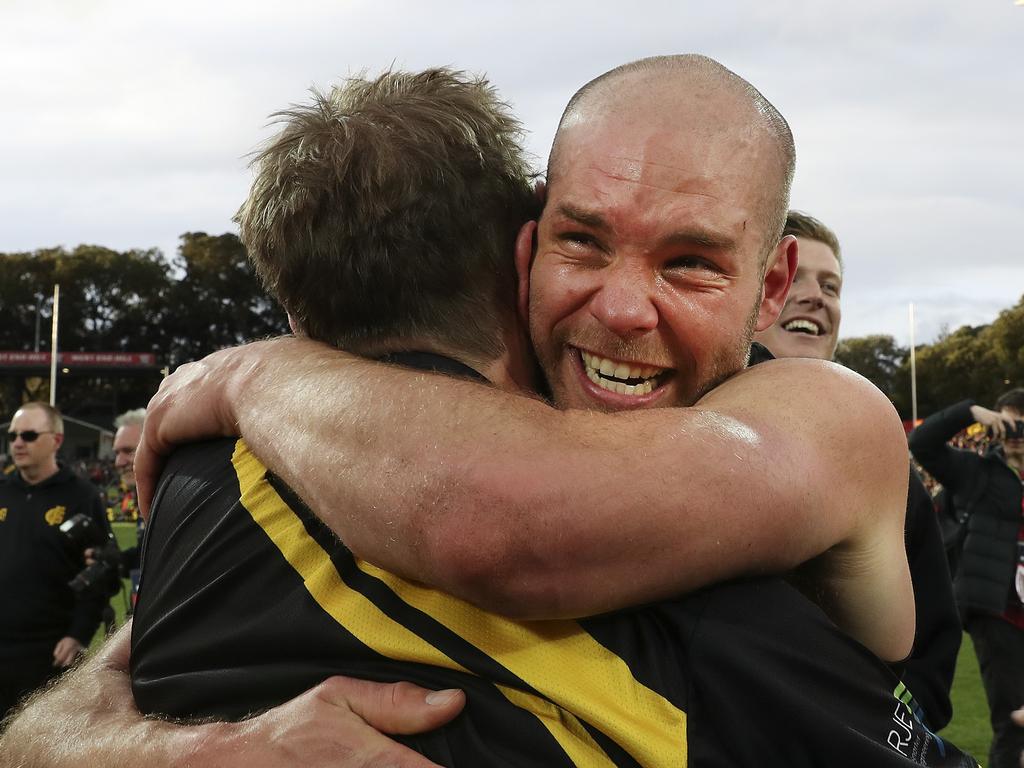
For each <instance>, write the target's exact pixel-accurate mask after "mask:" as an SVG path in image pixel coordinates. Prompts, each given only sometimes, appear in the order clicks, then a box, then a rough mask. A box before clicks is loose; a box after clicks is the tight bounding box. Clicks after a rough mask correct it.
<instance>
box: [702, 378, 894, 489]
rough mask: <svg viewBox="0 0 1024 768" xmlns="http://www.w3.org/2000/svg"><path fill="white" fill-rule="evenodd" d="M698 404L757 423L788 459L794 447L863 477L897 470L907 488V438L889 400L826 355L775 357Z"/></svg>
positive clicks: (765, 437) (768, 442)
mask: <svg viewBox="0 0 1024 768" xmlns="http://www.w3.org/2000/svg"><path fill="white" fill-rule="evenodd" d="M697 407H699V408H709V409H713V410H717V411H720V412H722V413H725V414H727V415H732V416H736V417H738V418H740V419H741V420H743V421H745V422H746V423H748V424H750V425H752V426H753V427H755V428H756V429H757V430H758V432H759V434H760V436H761V438H762V439H763V440H764V443H765V447H766V449H768V450H769V451H773V450H779V451H782V452H783V453H780V454H776V456H775V457H776V458H778V459H781V460H785V458H786V456H785V453H784V452H785V451H786V450H787V448H788V449H792V450H794V451H796V452H797V454H798V455H802V456H803V457H804V459H805V460H811V461H814V462H815V463H818V461H819V460H824V461H826V462H831V463H835V462H839V463H841V464H842V465H843V466H844V467H846V468H848V469H849V470H850V472H844V476H848V477H851V478H856V477H858V476H864V474H863V471H866V472H868V473H873V472H875V471H876V470H879V469H880V471H882V472H884V474H885V475H887V476H888V475H892V480H893V482H894V483H897V484H898V485H899V486H900V487H901V488H903V489H904V490H903V491H901V493H904V492H905V484H906V480H907V475H906V473H907V455H906V454H907V442H906V434H905V432H904V429H903V424H902V422H901V421H900V418H899V415H898V414H897V412H896V409H895V408H894V407H893V405H892V403H890V402H889V400H888V398H887V397H886V396H885V395H884V394H883V393H882V392H881V391H880V390H879V389H878V388H877V387H875V386H874V385H873V384H872V383H871V382H870V381H868V380H867V379H865V378H864V377H862V376H860V375H859V374H857V373H854V372H853V371H851V370H849V369H848V368H844V367H843V366H841V365H837V364H835V363H831V362H828V361H825V360H813V359H799V358H788V359H784V360H770V361H768V362H765V363H761V364H760V365H757V366H755V367H753V368H748V369H746V370H744V371H741V372H740V373H739V374H737V375H735V376H733V377H732V378H730V379H728V380H727V381H725V382H724V383H723V384H721V385H720V386H718V387H716V388H715V389H714V390H712V391H711V392H709V393H708V394H707V395H705V396H704V398H702V399H701V401H700V402H698V403H697Z"/></svg>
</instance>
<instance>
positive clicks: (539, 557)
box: [423, 519, 567, 620]
mask: <svg viewBox="0 0 1024 768" xmlns="http://www.w3.org/2000/svg"><path fill="white" fill-rule="evenodd" d="M515 528H516V527H515V526H509V525H505V524H501V523H498V522H497V521H495V520H493V519H492V520H489V521H488V522H487V524H486V525H485V524H482V523H481V524H476V525H457V526H456V525H453V526H445V525H438V526H434V527H433V529H432V530H431V531H430V533H428V534H426V535H425V536H424V539H423V543H424V550H425V551H424V556H425V561H426V562H425V567H424V570H426V571H428V572H429V573H430V574H431V577H430V578H429V579H428V582H429V583H430V584H431V585H433V586H437V587H439V588H441V589H442V590H444V591H445V592H448V593H449V594H451V595H453V596H455V597H458V598H460V599H462V600H465V601H467V602H469V603H472V604H473V605H475V606H476V607H478V608H481V609H483V610H485V611H489V612H491V613H496V614H499V615H502V616H505V617H508V618H511V619H517V620H525V619H553V618H564V617H565V614H566V610H565V609H566V603H567V600H566V596H565V587H564V586H562V580H560V579H558V578H557V577H555V576H554V575H553V572H554V570H555V569H554V567H553V564H552V562H551V557H550V556H549V553H546V551H545V550H546V548H545V547H543V546H538V544H537V541H536V540H532V541H531V534H530V532H529V529H528V527H523V528H522V529H520V530H516V529H515Z"/></svg>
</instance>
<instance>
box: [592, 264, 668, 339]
mask: <svg viewBox="0 0 1024 768" xmlns="http://www.w3.org/2000/svg"><path fill="white" fill-rule="evenodd" d="M601 280H602V284H601V286H600V288H599V289H598V290H597V291H596V292H595V294H594V295H593V297H592V298H591V301H590V313H591V315H593V316H594V318H595V319H597V321H598V322H600V323H601V325H603V326H604V327H605V328H607V329H608V330H610V331H611V332H612V333H614V334H616V335H617V336H619V337H621V338H631V337H634V336H637V335H639V334H643V333H646V332H648V331H651V330H654V329H655V328H657V326H658V308H657V307H656V306H655V303H654V297H655V292H656V289H657V283H656V277H655V275H654V274H653V273H650V272H649V271H647V270H645V269H644V267H643V265H631V264H619V265H615V266H611V267H608V268H606V269H604V270H602V271H601Z"/></svg>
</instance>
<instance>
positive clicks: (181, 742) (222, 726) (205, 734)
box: [167, 722, 241, 768]
mask: <svg viewBox="0 0 1024 768" xmlns="http://www.w3.org/2000/svg"><path fill="white" fill-rule="evenodd" d="M167 725H168V727H169V728H171V729H173V730H172V733H173V734H174V737H172V739H171V740H170V742H169V745H170V746H171V756H172V757H173V758H174V759H175V760H176V761H179V760H180V761H181V762H180V763H177V762H176V763H175V764H181V765H186V766H192V765H195V766H202V765H216V766H222V767H223V768H227V767H228V766H229V765H230V764H231V759H232V757H233V756H234V755H235V754H236V753H238V750H239V747H240V746H241V745H240V744H239V743H238V740H239V737H240V728H239V724H238V723H224V722H215V723H204V724H202V725H191V726H180V725H172V724H167ZM182 758H184V759H182Z"/></svg>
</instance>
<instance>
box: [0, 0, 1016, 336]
mask: <svg viewBox="0 0 1024 768" xmlns="http://www.w3.org/2000/svg"><path fill="white" fill-rule="evenodd" d="M1022 51H1024V6H1017V5H1015V4H1014V0H958V1H954V0H932V1H927V0H897V1H895V2H894V1H893V0H858V1H856V2H843V3H840V2H833V1H832V0H814V1H812V0H806V1H802V0H790V1H789V2H786V1H785V0H772V2H754V1H753V0H737V1H736V2H729V1H728V0H719V2H714V3H706V2H699V1H698V0H689V1H687V0H673V1H672V2H652V3H644V2H622V1H621V0H620V2H614V3H612V2H602V1H601V0H591V1H590V2H551V1H549V2H517V3H514V4H513V3H488V2H485V1H484V0H476V1H475V2H456V1H455V0H434V1H433V2H390V1H389V0H375V1H374V2H361V1H359V2H345V1H344V0H333V1H328V0H288V2H259V1H258V0H249V1H248V2H244V3H243V2H211V1H209V0H203V1H199V0H177V2H174V3H167V2H160V3H156V2H150V1H149V0H133V1H132V2H123V1H121V0H110V1H107V2H104V1H103V0H67V1H66V2H60V1H52V0H25V1H23V0H0V105H2V108H0V109H2V113H0V114H2V117H0V131H2V141H0V251H21V250H34V249H37V248H43V247H49V246H55V245H64V246H67V247H74V246H75V245H77V244H79V243H95V244H100V245H105V246H108V247H111V248H116V249H127V248H136V247H137V248H151V247H158V248H160V249H161V250H163V251H164V252H165V253H173V252H174V251H175V249H176V247H177V238H178V236H179V235H180V234H182V233H183V232H187V231H205V232H209V233H215V234H217V233H221V232H226V231H236V230H235V227H234V225H233V224H232V223H231V216H232V214H233V213H234V211H235V210H236V209H237V207H238V205H239V203H240V202H241V201H242V199H243V198H244V197H245V194H246V192H247V188H248V185H249V181H250V174H249V171H248V169H247V167H246V159H245V156H246V154H247V153H248V152H249V151H250V150H251V149H252V148H253V147H254V146H255V145H256V144H257V143H259V141H261V140H262V139H263V138H265V137H266V136H267V135H268V131H267V129H266V124H267V116H268V115H269V114H270V113H271V112H274V111H275V110H278V109H281V108H283V107H285V106H286V105H288V104H290V103H294V102H298V101H302V100H303V99H304V98H305V96H306V91H307V89H308V88H309V87H310V86H312V85H317V86H320V87H326V86H329V85H330V84H331V83H333V82H337V81H338V80H339V79H341V78H343V77H344V76H345V75H348V74H351V73H357V72H359V71H361V70H364V69H365V70H368V71H370V72H371V73H373V72H377V71H379V70H380V69H382V68H385V67H387V66H389V65H392V64H394V65H395V66H397V67H400V68H409V69H418V68H423V67H427V66H432V65H439V64H450V65H455V66H457V67H459V68H462V69H467V70H471V71H475V72H486V73H487V74H488V75H489V76H490V78H491V80H492V81H493V82H494V83H495V85H497V87H498V88H499V90H500V91H501V92H502V93H503V94H504V96H505V97H506V99H507V100H508V101H509V102H510V103H511V104H512V105H513V106H514V108H515V110H516V111H517V113H518V114H519V115H520V117H521V118H522V120H523V121H524V123H525V125H526V127H527V129H528V130H529V131H530V139H529V147H530V149H531V151H532V152H533V154H534V155H535V156H536V158H537V164H538V167H541V166H542V165H543V159H544V158H546V156H547V151H548V148H549V147H550V144H551V138H552V135H553V133H554V128H555V124H556V121H557V118H558V116H559V114H560V112H561V109H562V107H563V106H564V104H565V102H566V100H567V99H568V98H569V96H570V95H571V94H572V93H573V92H574V91H575V90H576V89H577V88H578V87H579V86H580V85H582V84H583V83H584V82H586V81H587V80H589V79H591V78H592V77H594V76H596V75H598V74H600V73H601V72H603V71H605V70H607V69H610V68H611V67H613V66H616V65H618V64H622V63H624V62H626V61H629V60H632V59H635V58H640V57H643V56H650V55H655V54H665V53H677V52H697V53H704V54H707V55H709V56H712V57H714V58H716V59H718V60H719V61H721V62H722V63H723V64H725V65H726V66H727V67H729V68H730V69H732V70H734V71H735V72H737V73H738V74H740V75H742V76H743V77H745V78H747V79H748V80H750V81H751V82H752V83H753V84H754V85H756V86H757V87H758V88H759V89H760V90H761V91H762V92H763V93H764V94H765V96H767V97H768V99H769V100H771V101H772V102H773V103H774V104H775V105H776V106H777V107H778V108H779V109H780V110H781V111H782V113H783V114H784V115H785V116H786V117H787V119H788V120H789V122H790V125H791V126H792V128H793V133H794V135H795V137H796V144H797V158H798V159H797V174H796V181H795V184H794V189H793V198H792V204H793V207H795V208H799V209H802V210H805V211H808V212H810V213H812V214H814V215H816V216H818V217H819V218H821V219H823V220H824V221H825V222H826V223H828V224H829V225H831V226H832V227H833V228H834V229H835V230H836V232H837V233H838V235H839V238H840V241H841V242H842V246H843V251H844V258H845V261H846V285H845V289H844V300H843V307H844V319H843V334H842V335H843V336H844V337H849V336H863V335H866V334H869V333H887V334H892V335H894V336H896V338H897V339H898V340H899V341H900V342H901V343H906V342H907V341H908V339H909V332H908V322H907V306H908V304H909V303H910V302H914V303H915V306H916V314H917V319H918V325H917V340H918V342H922V341H931V340H933V339H934V338H935V336H936V335H937V334H938V333H939V332H940V331H941V329H942V328H943V327H946V328H949V329H953V328H956V327H958V326H960V325H963V324H975V325H976V324H980V323H987V322H990V321H991V320H992V319H993V318H994V317H995V316H996V314H997V313H998V312H999V311H1000V310H1001V309H1005V308H1007V307H1009V306H1011V305H1013V304H1014V303H1016V302H1017V301H1018V300H1019V299H1020V298H1021V295H1022V294H1024V245H1022V238H1024V54H1022Z"/></svg>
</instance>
